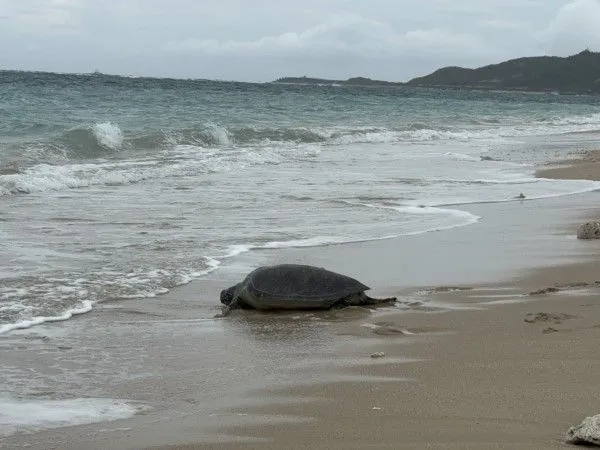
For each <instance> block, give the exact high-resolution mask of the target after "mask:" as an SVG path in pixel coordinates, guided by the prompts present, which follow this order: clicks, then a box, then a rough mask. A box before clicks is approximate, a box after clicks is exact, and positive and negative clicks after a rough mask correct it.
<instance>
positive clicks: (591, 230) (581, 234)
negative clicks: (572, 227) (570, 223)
mask: <svg viewBox="0 0 600 450" xmlns="http://www.w3.org/2000/svg"><path fill="white" fill-rule="evenodd" d="M577 239H600V222H586V223H584V224H582V225H580V226H579V228H578V229H577Z"/></svg>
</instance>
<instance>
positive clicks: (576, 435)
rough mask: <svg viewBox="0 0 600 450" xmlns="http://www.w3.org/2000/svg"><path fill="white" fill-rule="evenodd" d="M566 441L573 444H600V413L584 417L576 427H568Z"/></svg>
mask: <svg viewBox="0 0 600 450" xmlns="http://www.w3.org/2000/svg"><path fill="white" fill-rule="evenodd" d="M567 442H568V443H569V444H575V445H586V446H589V445H596V446H600V414H598V415H595V416H593V417H586V418H585V419H583V422H581V423H580V424H579V425H577V426H576V427H571V428H569V431H567Z"/></svg>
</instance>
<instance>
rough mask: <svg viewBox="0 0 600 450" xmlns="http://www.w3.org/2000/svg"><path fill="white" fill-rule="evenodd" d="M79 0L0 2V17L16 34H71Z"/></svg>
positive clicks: (76, 19)
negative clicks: (5, 20)
mask: <svg viewBox="0 0 600 450" xmlns="http://www.w3.org/2000/svg"><path fill="white" fill-rule="evenodd" d="M79 2H80V0H35V1H28V2H19V3H17V2H10V1H9V0H0V16H1V17H3V18H5V19H9V20H8V21H7V22H6V24H7V25H8V26H10V27H11V28H12V30H14V31H15V32H16V33H19V34H28V35H36V36H40V35H45V34H61V33H64V32H72V31H73V28H74V27H75V26H76V25H77V24H78V17H77V12H78V9H79V6H80V5H79Z"/></svg>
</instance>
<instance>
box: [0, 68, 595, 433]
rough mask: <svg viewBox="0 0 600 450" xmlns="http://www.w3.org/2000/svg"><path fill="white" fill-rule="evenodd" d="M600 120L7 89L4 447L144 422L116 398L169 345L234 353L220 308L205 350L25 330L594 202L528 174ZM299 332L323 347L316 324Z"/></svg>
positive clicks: (149, 90) (131, 331) (23, 78)
mask: <svg viewBox="0 0 600 450" xmlns="http://www.w3.org/2000/svg"><path fill="white" fill-rule="evenodd" d="M599 111H600V98H598V97H593V96H554V95H541V94H526V93H508V92H461V91H441V90H424V89H414V88H390V87H384V88H375V87H370V88H366V87H365V88H360V87H334V86H302V85H280V84H249V83H234V82H215V81H202V80H168V79H143V78H122V77H114V76H105V75H59V74H39V73H17V72H0V340H1V341H0V343H1V344H2V346H0V347H1V348H0V350H2V351H3V352H7V353H5V354H10V355H13V356H14V353H11V352H14V349H15V348H16V349H17V350H16V351H17V352H20V353H19V357H18V358H13V357H12V356H11V358H13V360H12V363H11V364H8V365H7V364H4V365H3V367H2V370H1V372H2V375H3V379H4V380H5V383H3V384H2V385H0V437H1V436H4V435H8V434H12V433H14V432H18V431H22V430H26V431H28V432H32V431H36V430H40V429H48V428H53V427H61V426H64V425H66V424H81V423H90V422H96V421H104V420H113V419H119V418H124V417H128V416H130V415H132V414H135V413H136V412H139V411H140V410H141V409H143V406H140V405H137V404H135V403H131V402H125V401H124V400H120V399H119V398H121V396H120V393H119V392H109V393H108V394H107V391H106V389H104V388H103V386H116V385H118V383H119V380H120V379H122V378H121V377H125V378H127V379H128V380H129V381H128V382H129V383H133V382H134V381H135V380H137V379H144V380H146V379H147V377H148V376H149V375H148V371H151V370H153V369H152V367H159V366H161V365H163V364H164V361H166V360H169V359H170V358H171V357H172V351H173V349H172V347H170V346H169V345H166V344H165V348H164V349H163V348H158V347H157V348H158V349H155V353H156V355H154V357H153V356H152V355H148V354H147V349H146V348H145V344H144V342H147V341H149V340H152V339H153V337H152V336H153V335H154V334H155V333H157V332H159V331H160V330H162V329H163V328H164V329H165V330H164V332H165V334H166V335H173V336H178V339H179V341H177V342H186V340H188V339H191V337H190V336H195V337H194V339H195V340H194V341H193V342H204V341H206V340H208V342H210V344H211V345H212V346H213V348H216V349H217V350H216V353H214V354H211V355H212V356H210V355H209V356H210V357H209V356H207V355H208V353H207V354H203V355H204V356H202V357H203V358H206V360H207V361H209V360H210V361H213V365H214V366H215V367H225V366H227V364H225V365H224V363H223V361H222V358H223V357H222V355H223V354H229V352H231V347H226V346H225V347H222V348H221V347H219V345H225V344H222V343H219V339H218V338H216V337H214V338H211V337H210V336H217V335H219V334H218V333H220V332H222V331H223V330H222V329H221V328H219V327H218V326H213V325H210V326H208V325H206V324H207V323H210V322H211V318H212V316H213V315H214V313H215V308H216V305H218V298H214V299H208V298H198V304H197V305H195V310H194V320H201V321H202V320H204V321H205V322H203V323H204V324H205V325H206V326H208V328H207V329H210V330H209V331H210V332H206V333H208V334H206V335H204V334H203V335H202V336H200V335H198V336H196V334H195V333H199V332H198V330H197V323H195V322H193V323H192V322H190V323H187V322H177V321H174V322H169V321H165V322H164V323H162V324H158V325H157V324H156V323H154V322H149V323H145V322H143V321H142V322H139V323H137V325H135V326H134V325H131V324H130V323H129V322H123V323H121V324H118V323H117V324H113V325H111V326H110V328H109V331H106V332H105V335H103V336H105V337H102V339H105V341H102V342H103V343H102V344H99V343H98V342H99V340H98V339H99V338H98V336H100V334H93V333H91V330H89V329H83V330H82V329H80V328H81V327H82V326H83V325H81V326H80V327H79V328H77V327H74V328H73V329H72V330H70V331H65V330H62V331H61V333H66V335H68V339H67V337H60V336H59V337H52V339H53V340H54V341H53V342H59V343H60V342H62V341H61V339H62V340H63V341H65V342H67V343H68V346H67V345H66V344H64V345H63V346H64V348H65V349H66V350H64V351H66V352H67V353H66V354H65V353H64V352H63V350H62V349H61V345H59V346H58V347H56V345H55V344H48V343H47V342H46V341H45V340H44V339H42V338H41V337H40V336H38V335H35V334H34V335H32V337H31V339H30V340H27V339H29V338H23V335H20V334H18V333H20V332H19V331H18V330H22V329H28V330H29V329H30V330H36V329H37V327H38V326H40V325H41V324H44V323H47V322H52V321H68V320H69V319H70V318H71V317H73V316H74V315H78V314H85V313H88V312H90V311H92V310H94V309H98V310H100V309H103V308H104V309H105V310H109V309H110V308H118V307H119V302H120V301H121V302H122V301H124V300H128V299H148V298H151V297H157V296H159V297H160V296H161V295H163V294H166V293H168V292H169V291H172V290H173V289H176V288H177V287H178V286H182V285H185V284H188V283H190V282H192V281H194V280H196V282H198V283H201V282H203V280H206V279H207V278H210V277H213V276H214V275H215V273H219V271H221V272H227V273H228V274H235V275H236V276H242V275H243V273H244V272H245V271H246V270H247V269H248V267H244V266H243V265H242V266H239V265H236V262H237V261H238V260H239V259H240V256H241V255H246V256H248V255H250V254H252V252H261V251H264V250H265V249H286V248H291V247H322V246H330V245H334V244H344V243H352V242H360V241H371V240H385V239H390V238H395V237H402V236H414V235H418V234H424V233H444V232H446V231H447V230H451V229H455V228H457V227H467V226H470V225H473V224H475V223H477V222H478V221H481V220H485V217H483V216H481V215H477V214H475V213H473V212H472V208H467V206H468V205H473V204H479V203H485V204H486V205H493V204H495V203H497V204H505V203H506V202H521V201H522V200H521V199H519V198H517V197H518V196H519V195H520V194H521V193H522V194H523V195H525V196H526V198H527V199H528V200H534V199H545V198H550V197H562V196H568V195H573V194H576V193H584V192H588V191H593V190H597V189H599V188H600V184H599V183H596V182H592V181H581V180H570V181H566V180H545V179H538V178H535V177H534V171H535V168H536V166H537V165H539V164H542V163H545V162H548V161H552V160H559V159H562V158H565V157H568V156H569V154H570V153H572V152H578V151H583V150H586V149H592V148H595V147H596V146H597V144H596V143H597V139H598V136H599V134H600V112H599ZM469 209H470V210H471V212H470V211H468V210H469ZM475 209H477V208H475ZM483 210H484V211H485V210H486V208H483ZM229 278H235V277H234V276H230V277H229ZM176 308H177V305H173V309H176ZM212 322H214V321H212ZM44 326H45V327H47V326H48V324H47V325H44ZM86 326H87V325H86ZM103 326H106V324H104V325H103ZM206 326H205V328H206ZM286 326H287V325H286ZM136 327H139V328H140V330H141V331H139V333H138V335H136V332H135V330H136V329H137V328H136ZM211 327H212V328H211ZM294 329H295V330H296V331H297V332H298V333H300V334H301V335H302V336H304V339H309V340H310V342H311V345H313V344H316V343H317V342H319V338H318V336H319V334H318V331H315V333H316V334H315V335H311V331H310V330H313V331H314V330H315V329H314V324H311V325H310V326H308V325H307V324H306V323H303V324H300V325H299V326H296V328H294ZM46 331H47V328H46ZM205 331H206V330H205ZM280 331H281V330H280ZM229 332H231V333H233V334H234V335H237V334H236V333H238V334H239V333H240V332H239V331H236V330H235V329H234V328H233V327H232V328H231V330H229ZM286 332H287V331H286ZM136 336H138V337H136ZM139 336H143V341H140V342H137V340H138V339H139ZM206 336H209V337H208V338H207V337H206ZM285 336H286V339H288V340H289V342H288V344H290V345H291V346H293V345H294V344H293V342H295V340H297V339H298V337H297V336H296V335H295V334H293V333H292V334H285ZM42 337H43V336H42ZM21 339H26V340H25V341H21ZM120 339H125V340H126V341H127V342H130V344H128V345H127V346H124V347H123V348H121V347H120V346H121V345H122V343H121V342H120V341H119V340H120ZM239 339H240V340H239V342H244V341H245V340H246V337H244V336H242V335H240V336H239ZM260 339H262V340H260ZM260 339H259V342H258V344H257V345H256V346H252V345H251V343H246V344H245V345H246V346H245V347H244V346H242V347H240V348H242V349H243V351H242V350H240V351H239V353H240V354H239V355H238V356H239V358H240V359H243V358H244V357H245V356H243V355H255V354H254V353H253V352H257V351H258V348H259V347H262V346H263V345H264V344H265V342H266V341H267V339H265V338H264V337H261V338H260ZM23 342H25V344H23ZM73 342H77V343H78V344H77V345H76V346H73ZM286 342H287V341H286ZM156 345H158V344H156ZM20 346H22V347H23V350H18V348H21V347H20ZM103 346H105V347H106V348H110V349H112V350H107V349H106V348H105V347H103ZM280 348H282V347H278V348H277V349H280ZM184 350H185V351H188V349H187V348H184ZM161 352H162V353H161ZM265 352H266V353H268V351H265ZM266 353H265V354H266ZM157 355H158V356H157ZM194 355H197V353H196V349H193V353H190V355H189V356H186V358H184V359H182V360H179V361H175V360H174V361H172V365H171V366H170V367H173V368H175V367H186V361H188V360H190V361H191V360H192V359H193V358H194V357H196V356H194ZM219 355H221V356H219ZM261 355H262V353H261ZM255 356H256V355H255ZM259 356H260V355H259ZM259 356H257V358H258V359H260V358H259ZM263 356H264V355H262V356H260V357H263ZM153 358H154V359H153ZM219 358H221V359H219ZM17 360H18V361H17ZM19 361H20V362H19ZM36 361H37V362H36ZM148 361H153V362H152V363H149V362H148ZM215 361H216V362H215ZM290 361H291V359H290ZM35 364H39V365H40V367H38V368H37V369H36V370H35V371H32V369H31V367H33V366H34V365H35ZM228 364H229V363H228ZM231 364H233V363H231ZM208 366H210V364H208ZM227 367H228V368H227V371H229V372H228V373H229V375H227V376H232V375H231V374H233V373H234V371H235V370H236V369H235V364H234V365H233V366H232V367H231V368H229V366H227ZM209 369H210V367H209V368H207V369H206V370H207V372H206V379H203V383H204V382H206V383H208V384H207V385H206V386H205V387H203V388H202V389H203V390H204V391H206V392H216V391H215V389H218V388H217V386H218V384H219V383H217V381H218V380H217V381H215V382H214V385H213V384H210V382H209V381H208V380H209V379H210V378H211V377H212V375H211V374H212V373H213V372H211V371H212V370H213V369H210V370H209ZM162 370H166V369H162ZM169 370H174V369H171V368H170V369H169ZM182 370H183V369H182ZM185 370H188V371H189V372H190V373H191V371H192V370H196V369H192V368H189V369H185ZM215 370H216V369H215ZM223 370H225V369H223ZM257 370H258V369H257ZM272 371H273V372H276V370H275V369H273V370H272ZM34 372H35V374H36V375H35V376H33V377H31V376H29V375H28V374H31V373H34ZM169 373H171V372H169ZM173 373H175V372H173ZM171 375H172V376H173V377H177V376H179V375H177V374H175V375H173V374H171ZM161 376H165V377H166V376H167V375H165V373H164V372H163V374H162V375H161ZM257 378H258V376H257ZM27 380H29V381H27ZM132 380H133V381H132ZM182 383H184V384H185V383H187V381H185V382H184V381H182ZM133 391H134V392H135V390H133ZM140 392H144V390H143V389H142V390H140ZM215 395H216V394H215ZM140 396H142V395H141V394H140ZM152 398H153V397H152ZM170 398H171V397H170V395H169V396H166V397H165V402H168V401H170ZM147 400H149V401H150V399H147Z"/></svg>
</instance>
